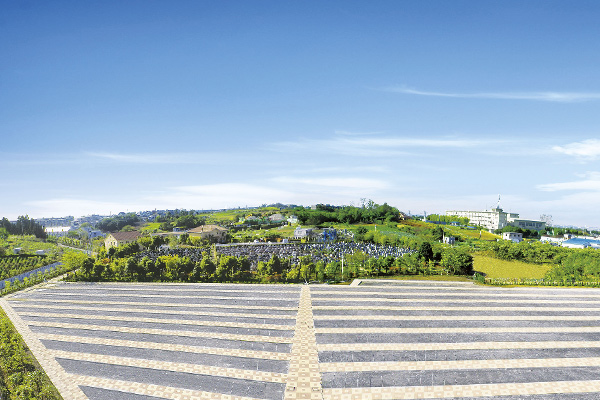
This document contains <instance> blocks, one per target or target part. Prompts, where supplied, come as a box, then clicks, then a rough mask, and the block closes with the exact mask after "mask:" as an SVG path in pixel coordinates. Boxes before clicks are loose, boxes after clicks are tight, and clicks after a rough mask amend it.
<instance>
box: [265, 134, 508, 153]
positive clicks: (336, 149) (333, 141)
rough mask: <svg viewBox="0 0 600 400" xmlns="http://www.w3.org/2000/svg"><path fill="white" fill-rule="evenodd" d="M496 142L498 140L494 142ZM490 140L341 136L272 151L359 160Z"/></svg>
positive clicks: (290, 144) (290, 143) (288, 144)
mask: <svg viewBox="0 0 600 400" xmlns="http://www.w3.org/2000/svg"><path fill="white" fill-rule="evenodd" d="M494 142H495V143H498V141H494ZM486 143H488V144H489V143H491V142H490V141H483V140H474V139H457V138H434V139H423V138H414V137H394V136H387V137H372V136H366V137H360V136H357V137H344V136H334V137H333V138H330V139H305V140H298V141H288V142H279V143H275V144H274V145H273V146H272V148H273V149H274V150H278V151H284V152H298V151H301V152H307V151H310V152H326V153H328V154H342V155H351V156H363V157H395V156H399V155H410V154H414V149H415V148H422V149H429V148H453V149H459V148H473V147H477V146H481V145H483V144H486Z"/></svg>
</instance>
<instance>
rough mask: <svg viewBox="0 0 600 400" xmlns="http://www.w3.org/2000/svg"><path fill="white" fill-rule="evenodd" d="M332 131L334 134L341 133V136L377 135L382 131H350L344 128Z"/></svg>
mask: <svg viewBox="0 0 600 400" xmlns="http://www.w3.org/2000/svg"><path fill="white" fill-rule="evenodd" d="M334 133H335V134H336V135H342V136H364V135H378V134H381V133H382V132H351V131H345V130H337V131H335V132H334Z"/></svg>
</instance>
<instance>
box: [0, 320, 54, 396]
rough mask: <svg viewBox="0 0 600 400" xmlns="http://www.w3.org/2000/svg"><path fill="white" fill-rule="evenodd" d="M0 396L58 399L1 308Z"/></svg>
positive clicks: (52, 387)
mask: <svg viewBox="0 0 600 400" xmlns="http://www.w3.org/2000/svg"><path fill="white" fill-rule="evenodd" d="M0 394H1V395H0V398H3V399H7V400H17V399H19V400H21V399H29V400H61V399H62V397H61V396H60V394H59V393H58V391H57V390H56V388H55V387H54V385H52V382H51V381H50V379H49V378H48V377H47V376H46V374H45V373H44V371H43V370H42V369H41V368H40V367H39V366H38V365H37V363H36V361H35V360H34V358H33V356H32V355H31V354H30V353H29V351H28V349H27V346H26V345H25V343H24V342H23V339H21V336H20V335H19V334H18V332H17V331H16V329H15V328H14V326H13V325H12V323H11V322H10V320H9V319H8V317H7V316H6V315H5V314H4V313H3V312H2V311H1V310H0Z"/></svg>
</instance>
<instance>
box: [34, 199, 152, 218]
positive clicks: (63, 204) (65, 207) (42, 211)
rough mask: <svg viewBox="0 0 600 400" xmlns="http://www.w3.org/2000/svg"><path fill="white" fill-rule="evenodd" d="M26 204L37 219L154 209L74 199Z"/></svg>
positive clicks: (47, 200) (112, 202)
mask: <svg viewBox="0 0 600 400" xmlns="http://www.w3.org/2000/svg"><path fill="white" fill-rule="evenodd" d="M25 204H26V205H27V206H28V208H29V210H30V213H29V214H30V215H32V216H34V217H36V218H39V217H62V216H65V215H73V216H75V217H79V216H82V215H90V214H101V215H108V214H110V213H118V212H121V211H127V210H129V211H138V210H142V209H152V208H154V207H150V208H137V206H138V205H139V204H133V203H132V204H127V203H124V202H115V201H101V200H90V199H86V198H73V197H63V198H53V199H46V200H35V201H28V202H26V203H25Z"/></svg>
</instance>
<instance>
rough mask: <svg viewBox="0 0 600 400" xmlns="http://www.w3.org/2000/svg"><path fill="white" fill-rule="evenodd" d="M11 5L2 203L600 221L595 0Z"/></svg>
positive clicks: (1, 127)
mask: <svg viewBox="0 0 600 400" xmlns="http://www.w3.org/2000/svg"><path fill="white" fill-rule="evenodd" d="M0 4H1V5H2V12H0V54H2V57H0V135H1V139H2V140H1V145H0V176H1V179H0V193H1V195H0V216H7V217H9V218H16V216H18V215H23V214H28V215H29V216H32V217H42V216H44V217H51V216H64V215H74V216H79V215H87V214H92V213H100V214H106V213H109V212H113V213H116V212H119V211H128V210H129V211H134V210H145V209H154V208H157V209H164V208H186V209H206V208H224V207H237V206H246V205H248V206H256V205H260V204H263V203H273V202H283V203H294V204H303V205H310V204H314V203H317V202H320V203H331V204H358V203H359V201H360V199H361V198H369V199H373V200H374V201H375V202H377V203H384V202H387V203H388V204H390V205H393V206H395V207H397V208H399V209H400V210H403V211H405V212H408V211H410V212H412V213H415V214H416V213H422V212H423V211H427V212H428V213H434V212H438V213H443V212H444V211H445V210H448V209H475V210H479V209H481V210H483V209H486V208H489V207H490V206H494V205H495V204H496V202H497V199H498V194H501V198H502V200H501V206H502V207H503V208H504V209H505V210H508V211H512V212H518V213H520V214H521V217H524V218H534V219H535V218H538V217H539V216H540V215H541V214H551V215H552V216H553V219H554V222H555V223H556V224H573V225H578V226H589V227H598V226H600V214H599V213H598V211H597V208H598V207H597V205H598V204H600V165H599V160H600V68H598V66H599V65H600V43H599V42H598V40H597V39H598V37H600V25H599V24H598V23H597V21H598V17H600V3H598V2H596V1H576V2H566V1H561V2H556V1H528V2H522V1H501V2H500V1H497V2H490V1H487V2H482V1H375V2H371V1H369V2H367V1H328V2H323V1H302V2H299V1H298V2H291V1H289V2H288V1H199V0H198V1H175V2H169V1H147V0H145V1H126V2H122V1H102V2H91V1H90V2H81V1H53V2H42V1H2V2H0Z"/></svg>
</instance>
